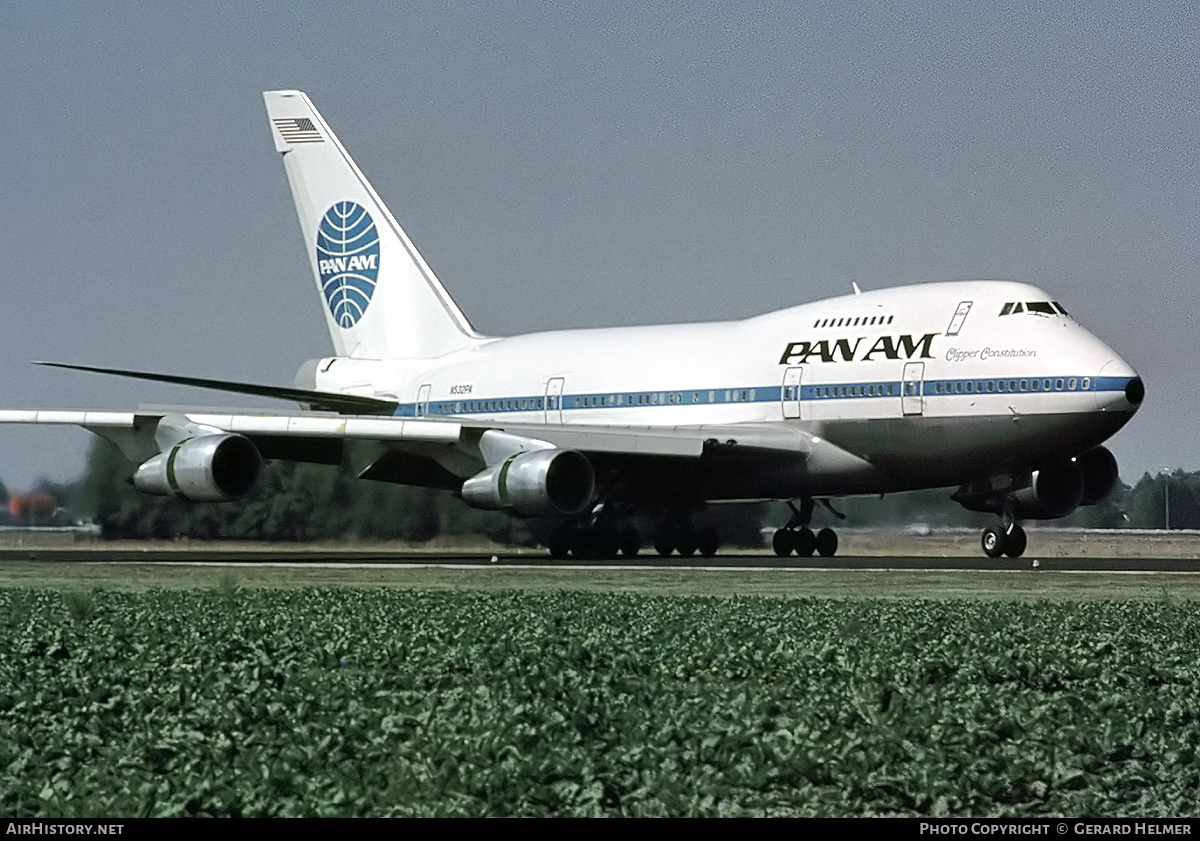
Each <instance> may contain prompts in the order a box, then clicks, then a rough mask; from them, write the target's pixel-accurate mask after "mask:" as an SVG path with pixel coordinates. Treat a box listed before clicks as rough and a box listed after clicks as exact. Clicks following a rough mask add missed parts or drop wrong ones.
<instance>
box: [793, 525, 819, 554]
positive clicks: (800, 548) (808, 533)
mask: <svg viewBox="0 0 1200 841" xmlns="http://www.w3.org/2000/svg"><path fill="white" fill-rule="evenodd" d="M816 548H817V536H816V535H815V534H813V532H812V529H810V528H803V529H800V530H799V531H797V532H796V554H797V555H799V556H800V557H801V558H811V557H812V553H813V552H814V551H815V550H816Z"/></svg>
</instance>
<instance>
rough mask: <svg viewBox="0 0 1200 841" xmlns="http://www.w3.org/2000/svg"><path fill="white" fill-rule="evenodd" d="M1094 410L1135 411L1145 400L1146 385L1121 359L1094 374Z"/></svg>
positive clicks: (1107, 364) (1105, 365) (1110, 362)
mask: <svg viewBox="0 0 1200 841" xmlns="http://www.w3.org/2000/svg"><path fill="white" fill-rule="evenodd" d="M1094 388H1095V393H1096V408H1097V409H1098V410H1100V411H1102V412H1103V411H1110V412H1114V411H1125V412H1133V411H1137V408H1138V407H1139V406H1141V405H1142V401H1143V400H1144V399H1145V398H1146V384H1145V383H1143V382H1142V378H1141V377H1139V376H1138V374H1137V372H1136V371H1134V370H1133V368H1131V367H1130V366H1129V363H1128V362H1126V361H1125V360H1123V359H1112V360H1110V361H1108V362H1106V363H1105V364H1104V365H1103V366H1101V368H1100V371H1099V372H1098V373H1097V374H1096V385H1095V387H1094Z"/></svg>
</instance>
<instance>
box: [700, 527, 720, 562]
mask: <svg viewBox="0 0 1200 841" xmlns="http://www.w3.org/2000/svg"><path fill="white" fill-rule="evenodd" d="M696 548H697V549H699V550H700V554H701V555H703V556H704V557H706V558H711V557H712V556H713V555H715V554H717V550H718V549H720V548H721V535H719V534H717V530H716V529H713V528H703V529H700V531H699V532H697V533H696Z"/></svg>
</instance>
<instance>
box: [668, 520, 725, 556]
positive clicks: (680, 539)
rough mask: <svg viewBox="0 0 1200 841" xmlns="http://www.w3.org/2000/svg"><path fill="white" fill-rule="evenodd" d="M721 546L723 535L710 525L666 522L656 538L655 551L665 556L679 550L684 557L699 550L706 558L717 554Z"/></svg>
mask: <svg viewBox="0 0 1200 841" xmlns="http://www.w3.org/2000/svg"><path fill="white" fill-rule="evenodd" d="M720 548H721V535H719V534H718V533H717V530H716V529H714V528H710V527H708V526H703V527H701V528H695V527H694V526H693V525H692V524H691V523H689V522H687V521H686V520H684V521H683V522H679V523H675V524H669V523H664V524H663V527H662V530H661V531H659V533H658V536H657V537H655V538H654V551H656V552H658V554H659V555H661V556H663V557H664V558H665V557H666V556H667V555H670V554H671V553H672V552H678V553H679V554H680V555H683V556H684V557H686V556H688V555H695V554H696V553H697V552H699V553H700V554H701V555H703V556H704V557H706V558H711V557H712V556H713V555H715V554H717V550H718V549H720Z"/></svg>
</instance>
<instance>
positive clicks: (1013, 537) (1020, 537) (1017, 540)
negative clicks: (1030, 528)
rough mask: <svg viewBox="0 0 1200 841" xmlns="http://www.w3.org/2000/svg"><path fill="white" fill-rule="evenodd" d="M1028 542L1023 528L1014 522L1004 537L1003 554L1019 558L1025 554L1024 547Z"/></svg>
mask: <svg viewBox="0 0 1200 841" xmlns="http://www.w3.org/2000/svg"><path fill="white" fill-rule="evenodd" d="M1028 543H1029V539H1028V538H1027V537H1026V536H1025V529H1023V528H1021V527H1020V526H1018V525H1016V524H1015V523H1014V524H1013V526H1012V528H1010V529H1009V530H1008V535H1007V536H1006V537H1005V538H1004V554H1006V555H1008V557H1010V558H1019V557H1021V556H1022V555H1024V554H1025V547H1026V546H1027V545H1028Z"/></svg>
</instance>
